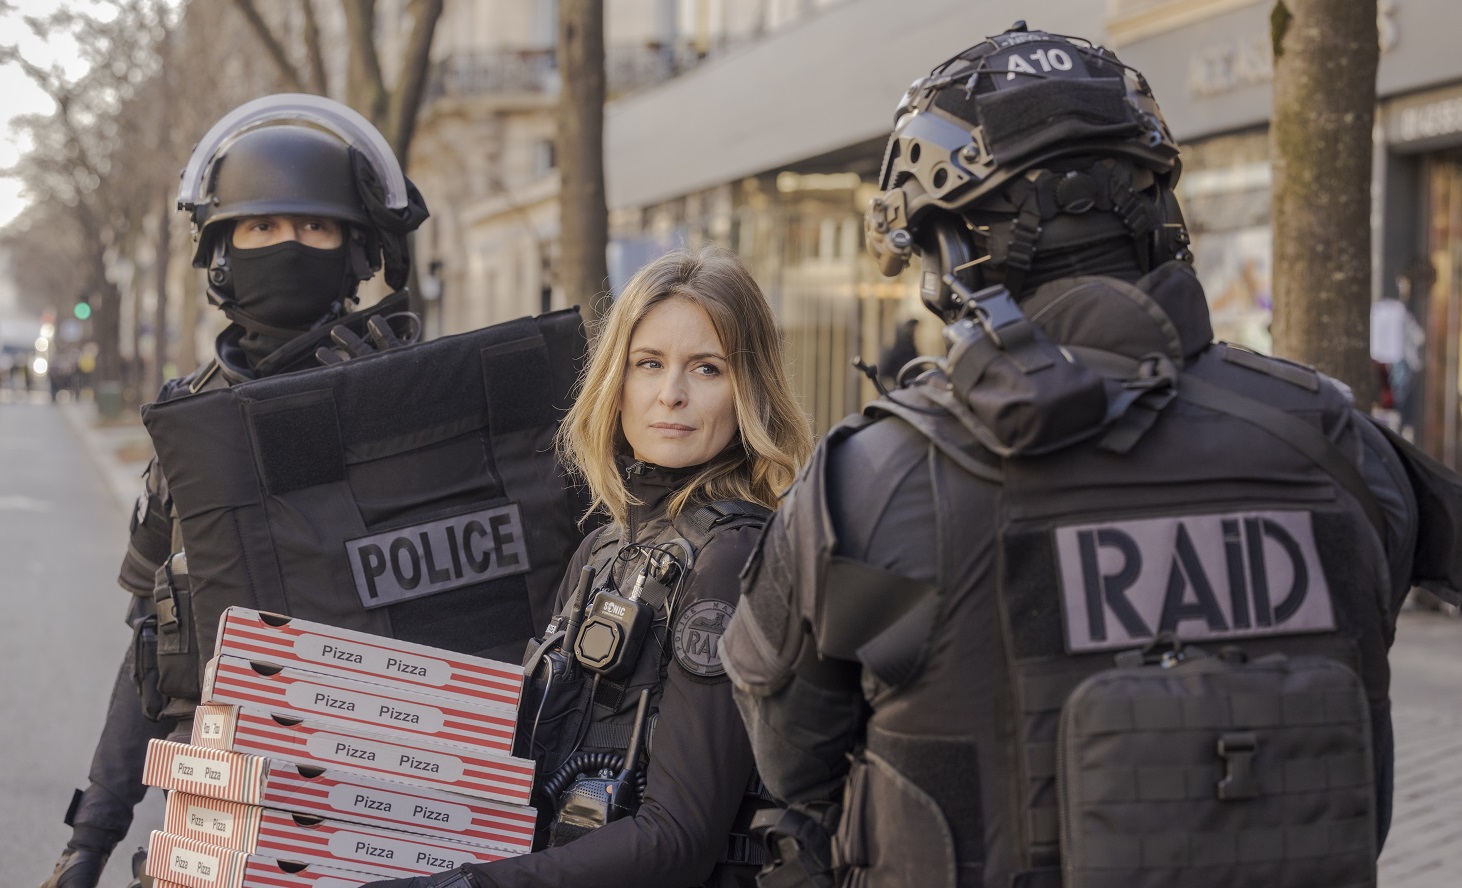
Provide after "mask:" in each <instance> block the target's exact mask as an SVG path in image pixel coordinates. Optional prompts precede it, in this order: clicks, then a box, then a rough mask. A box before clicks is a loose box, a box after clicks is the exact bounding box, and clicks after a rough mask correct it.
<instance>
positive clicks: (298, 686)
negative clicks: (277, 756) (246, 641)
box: [203, 657, 518, 754]
mask: <svg viewBox="0 0 1462 888" xmlns="http://www.w3.org/2000/svg"><path fill="white" fill-rule="evenodd" d="M203 702H205V703H232V704H234V705H237V706H251V707H255V708H258V709H267V710H269V711H270V712H273V713H276V714H279V715H293V716H296V717H298V718H307V719H310V720H311V721H313V722H314V723H316V724H318V725H321V726H325V725H333V726H337V727H340V728H343V729H345V730H347V731H357V730H363V731H368V732H370V733H372V734H379V735H381V736H388V737H400V738H401V739H403V740H405V741H406V742H408V743H418V742H420V741H421V740H423V739H429V740H434V741H437V742H444V743H460V744H462V745H463V746H470V747H474V748H481V749H488V750H491V751H493V752H499V753H503V754H510V753H512V751H513V731H514V729H515V728H516V727H517V723H518V714H517V713H516V712H515V711H513V710H511V709H504V708H503V707H501V706H484V705H481V704H470V703H468V702H466V701H459V700H454V699H450V698H447V697H435V696H432V695H430V694H423V693H420V692H418V691H411V690H403V689H398V688H394V687H387V686H386V685H378V684H371V683H370V682H365V681H357V680H355V679H353V678H341V677H340V676H335V675H323V674H321V673H317V672H305V671H303V670H300V669H292V668H288V667H283V666H275V665H273V664H269V663H258V662H251V661H249V660H241V659H239V658H238V657H214V658H213V659H212V660H209V661H208V666H207V668H206V669H205V670H204V676H203Z"/></svg>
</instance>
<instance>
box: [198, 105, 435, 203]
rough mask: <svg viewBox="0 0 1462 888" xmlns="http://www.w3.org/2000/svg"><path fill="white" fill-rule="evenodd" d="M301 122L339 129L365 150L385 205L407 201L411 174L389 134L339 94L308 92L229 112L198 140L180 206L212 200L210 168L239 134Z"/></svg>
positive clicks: (333, 130)
mask: <svg viewBox="0 0 1462 888" xmlns="http://www.w3.org/2000/svg"><path fill="white" fill-rule="evenodd" d="M287 121H301V122H304V123H309V124H313V125H314V126H317V127H320V128H321V129H324V130H326V131H328V132H331V133H334V134H335V135H336V136H338V137H339V138H340V139H341V140H342V141H344V142H345V143H346V144H347V145H349V146H351V147H352V148H355V149H356V150H357V151H360V152H361V153H362V154H364V155H365V157H366V160H367V161H369V163H370V165H371V168H372V169H374V170H375V171H376V176H377V177H378V178H379V179H380V180H381V186H382V188H383V189H384V190H385V198H386V206H388V207H391V208H392V209H398V210H399V209H401V208H403V207H405V206H406V203H407V198H406V176H405V175H404V174H403V173H402V172H401V164H400V163H398V162H397V161H396V155H395V154H394V153H392V151H391V146H390V145H388V144H387V143H386V139H385V137H383V136H382V135H381V134H380V132H378V131H377V130H376V128H375V127H374V126H372V125H371V123H370V121H368V120H366V119H365V118H364V117H362V116H361V115H360V114H359V113H357V112H356V111H355V110H353V109H351V108H349V107H347V106H345V105H342V104H341V103H339V102H337V101H335V100H334V99H327V98H325V97H323V96H315V95H309V94H307V93H280V94H278V95H272V96H264V97H263V98H259V99H255V100H253V101H251V102H245V103H244V104H242V105H240V106H239V107H237V108H235V109H234V110H232V111H230V112H229V113H228V114H225V115H224V116H223V118H222V119H221V120H219V121H218V122H217V123H215V124H214V125H213V127H212V128H211V129H209V130H208V132H207V133H206V134H204V136H203V138H202V139H200V140H199V141H198V145H197V147H195V148H194V149H193V155H192V156H191V157H189V158H188V165H187V166H186V167H184V168H183V180H182V184H181V185H180V186H179V188H178V209H180V210H187V211H189V212H192V211H193V209H194V208H195V207H197V206H199V205H201V204H203V203H204V202H206V201H207V200H209V199H210V196H209V195H208V194H207V188H208V181H209V178H210V176H209V171H210V170H211V169H212V167H213V162H214V160H215V159H216V158H217V157H218V155H219V152H220V151H221V150H222V149H223V148H224V147H225V146H227V145H228V144H229V142H231V141H232V140H233V139H234V138H236V137H238V136H239V135H240V134H242V133H245V132H248V131H250V130H253V129H256V128H258V127H260V126H265V125H268V124H272V123H282V122H287Z"/></svg>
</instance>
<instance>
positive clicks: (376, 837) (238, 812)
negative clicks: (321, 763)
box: [163, 792, 516, 875]
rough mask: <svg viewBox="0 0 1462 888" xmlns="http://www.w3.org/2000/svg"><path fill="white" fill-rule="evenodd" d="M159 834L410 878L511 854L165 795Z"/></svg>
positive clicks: (200, 798)
mask: <svg viewBox="0 0 1462 888" xmlns="http://www.w3.org/2000/svg"><path fill="white" fill-rule="evenodd" d="M163 831H164V832H166V833H168V834H169V835H175V836H183V837H184V838H189V839H197V840H198V841H201V842H208V843H209V844H213V845H219V846H221V847H224V848H229V849H231V850H234V851H244V852H246V853H249V854H258V855H262V856H264V857H273V858H275V859H276V860H287V861H294V862H298V863H323V864H325V865H327V866H338V867H341V868H342V869H362V868H373V867H384V868H387V869H394V870H396V871H398V872H401V873H409V874H412V875H428V874H430V873H435V872H439V871H441V870H450V869H456V868H457V867H459V866H461V865H462V864H464V863H487V862H490V861H493V860H501V859H503V858H504V857H513V856H516V854H515V853H514V852H511V851H506V850H503V849H498V848H489V847H485V846H483V845H469V844H465V843H463V842H457V841H453V840H451V839H441V838H435V837H427V836H422V835H418V834H416V833H407V832H400V831H399V830H394V829H382V828H379V827H374V826H362V825H360V824H357V823H347V822H345V821H343V820H330V819H328V818H324V817H315V816H313V815H309V814H291V813H288V812H286V811H276V810H274V809H273V808H261V807H259V806H258V805H245V804H243V803H242V802H225V801H221V800H219V799H210V798H205V797H203V796H195V795H190V794H189V793H185V792H173V793H169V794H168V801H167V809H166V811H165V812H164V814H163Z"/></svg>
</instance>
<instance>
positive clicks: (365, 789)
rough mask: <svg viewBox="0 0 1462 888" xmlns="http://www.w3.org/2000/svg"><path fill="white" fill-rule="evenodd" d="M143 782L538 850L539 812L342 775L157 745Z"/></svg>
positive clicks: (332, 770)
mask: <svg viewBox="0 0 1462 888" xmlns="http://www.w3.org/2000/svg"><path fill="white" fill-rule="evenodd" d="M142 782H143V783H146V784H147V785H148V786H156V787H160V788H162V789H166V790H176V791H180V792H186V793H190V794H193V795H200V796H207V797H209V798H215V799H222V800H224V801H230V802H242V803H244V804H248V805H260V806H263V807H265V808H275V809H277V810H280V811H294V812H298V813H301V814H315V815H319V816H321V817H330V818H334V819H339V820H350V821H355V822H359V823H367V824H372V825H376V826H388V827H391V828H394V829H403V830H406V831H408V832H417V833H421V834H423V835H432V836H442V837H444V838H456V839H458V840H460V841H465V842H473V843H478V844H487V845H491V846H493V847H497V848H502V849H504V850H507V851H514V852H518V853H527V852H528V851H530V850H532V845H533V824H534V821H535V820H536V819H537V818H536V812H535V811H534V809H533V808H530V807H527V806H524V805H509V804H504V803H502V802H491V801H486V800H484V799H479V798H473V797H472V796H466V795H462V794H460V793H455V792H447V791H445V790H440V789H425V788H422V787H419V786H409V785H407V784H405V783H397V782H393V781H391V780H385V779H381V778H378V777H367V776H366V775H364V774H356V773H354V772H352V771H347V770H343V769H340V768H321V767H318V766H316V765H300V764H296V763H294V762H290V761H284V760H281V759H269V758H264V757H263V756H257V755H248V754H246V753H242V752H229V751H227V750H222V749H208V748H206V747H202V746H190V745H188V744H186V743H171V742H169V741H167V740H153V741H150V742H149V743H148V745H147V763H146V766H145V767H144V769H143V779H142Z"/></svg>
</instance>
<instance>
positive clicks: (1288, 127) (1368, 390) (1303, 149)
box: [1269, 0, 1380, 410]
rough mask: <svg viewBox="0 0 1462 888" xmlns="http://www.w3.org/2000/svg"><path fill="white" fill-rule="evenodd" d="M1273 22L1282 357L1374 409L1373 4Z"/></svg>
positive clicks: (1354, 2) (1292, 4)
mask: <svg viewBox="0 0 1462 888" xmlns="http://www.w3.org/2000/svg"><path fill="white" fill-rule="evenodd" d="M1270 18H1271V25H1272V37H1273V45H1274V117H1273V120H1272V122H1271V123H1270V129H1269V141H1270V156H1271V157H1272V159H1273V165H1274V326H1273V332H1274V351H1275V353H1276V354H1278V355H1283V356H1285V357H1289V358H1294V359H1296V360H1299V361H1303V362H1305V363H1307V364H1313V365H1314V366H1315V367H1317V368H1319V369H1320V370H1321V371H1323V372H1325V373H1328V374H1330V375H1331V376H1334V377H1335V378H1337V379H1339V380H1340V381H1341V382H1344V383H1345V384H1347V385H1349V386H1350V387H1351V389H1352V390H1353V391H1354V392H1355V402H1356V406H1357V407H1359V408H1361V409H1362V410H1368V409H1369V408H1370V406H1371V400H1372V397H1373V393H1374V388H1375V383H1374V379H1373V373H1372V371H1371V359H1370V306H1371V144H1372V143H1371V138H1372V136H1371V130H1372V127H1373V125H1374V123H1375V107H1376V65H1377V62H1378V60H1379V56H1380V49H1379V42H1380V41H1379V36H1378V33H1377V29H1376V0H1277V2H1276V3H1275V4H1274V7H1273V11H1272V13H1271V17H1270Z"/></svg>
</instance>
